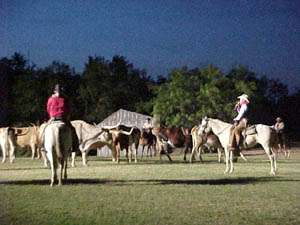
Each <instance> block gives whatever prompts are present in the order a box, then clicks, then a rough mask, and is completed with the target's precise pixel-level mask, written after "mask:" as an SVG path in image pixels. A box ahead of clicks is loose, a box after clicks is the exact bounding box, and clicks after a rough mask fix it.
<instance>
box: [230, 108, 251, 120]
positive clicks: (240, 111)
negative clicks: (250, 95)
mask: <svg viewBox="0 0 300 225" xmlns="http://www.w3.org/2000/svg"><path fill="white" fill-rule="evenodd" d="M247 109H248V106H247V105H246V104H242V105H241V108H240V110H239V113H238V115H237V116H236V117H235V118H234V119H233V120H234V121H240V120H241V118H242V117H243V116H244V114H245V112H246V111H247Z"/></svg>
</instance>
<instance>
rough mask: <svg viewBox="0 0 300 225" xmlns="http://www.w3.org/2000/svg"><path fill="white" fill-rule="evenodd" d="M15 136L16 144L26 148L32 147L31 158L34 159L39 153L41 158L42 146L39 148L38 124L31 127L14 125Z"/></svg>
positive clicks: (38, 156)
mask: <svg viewBox="0 0 300 225" xmlns="http://www.w3.org/2000/svg"><path fill="white" fill-rule="evenodd" d="M14 130H15V136H16V145H17V146H19V147H21V148H25V147H30V148H31V152H32V154H31V158H32V159H34V156H35V155H37V158H38V159H39V158H40V157H41V155H40V148H39V128H38V127H37V126H35V125H34V126H31V127H14Z"/></svg>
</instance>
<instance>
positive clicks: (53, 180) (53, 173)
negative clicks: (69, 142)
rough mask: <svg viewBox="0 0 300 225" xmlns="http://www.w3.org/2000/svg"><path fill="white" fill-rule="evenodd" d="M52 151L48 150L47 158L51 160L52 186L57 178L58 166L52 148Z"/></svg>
mask: <svg viewBox="0 0 300 225" xmlns="http://www.w3.org/2000/svg"><path fill="white" fill-rule="evenodd" d="M50 151H51V152H47V159H48V160H49V164H50V169H51V181H50V186H51V187H52V186H53V185H54V182H55V178H56V168H55V162H54V159H53V153H52V149H51V150H50Z"/></svg>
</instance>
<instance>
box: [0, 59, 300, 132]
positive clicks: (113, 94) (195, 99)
mask: <svg viewBox="0 0 300 225" xmlns="http://www.w3.org/2000/svg"><path fill="white" fill-rule="evenodd" d="M56 83H60V84H62V85H63V87H64V89H65V94H66V95H67V96H68V98H69V100H70V103H71V109H72V111H71V118H72V119H82V120H85V121H87V122H96V123H98V122H101V121H102V120H103V119H104V118H106V117H107V116H109V115H110V114H111V113H113V112H115V111H117V110H118V109H120V108H123V109H126V110H130V111H136V112H139V113H144V114H149V115H154V116H155V117H156V118H157V119H159V120H160V122H161V123H163V124H165V125H167V126H185V127H186V126H188V127H191V126H193V125H195V124H197V123H199V122H200V120H201V118H202V117H203V116H209V117H214V118H219V119H222V120H225V121H227V122H231V121H232V118H233V117H234V111H233V107H234V104H235V102H236V100H237V99H236V97H237V96H239V95H241V94H242V93H246V94H248V95H249V97H250V102H251V103H250V123H264V124H269V125H271V124H273V123H274V120H275V118H276V117H278V116H280V117H282V118H283V119H284V121H285V122H286V126H287V131H288V132H289V133H290V135H292V137H294V138H295V137H299V133H300V132H299V130H300V129H299V126H300V121H299V119H300V116H299V115H300V90H298V91H297V92H295V93H293V94H289V92H288V88H287V86H286V85H284V84H283V83H282V82H281V81H280V80H277V79H269V78H267V77H265V76H264V77H258V76H257V75H256V74H255V72H253V71H251V70H249V69H248V68H247V67H245V66H236V67H234V68H232V69H231V70H230V71H229V72H227V73H224V72H222V71H221V70H220V69H219V68H218V67H216V66H214V65H207V66H204V67H201V68H193V69H190V68H188V67H182V68H177V69H174V70H173V71H171V72H170V73H169V74H167V75H164V76H159V77H158V78H157V79H156V80H154V79H153V78H151V77H150V76H149V75H147V73H146V71H144V70H140V69H138V68H135V67H134V65H133V64H132V63H130V62H128V61H127V60H126V58H125V57H123V56H118V55H116V56H114V57H113V58H112V59H111V60H107V59H105V58H104V57H100V56H94V57H88V60H87V62H86V63H85V66H84V70H83V72H82V73H77V72H76V71H75V70H74V69H73V68H71V67H70V66H69V65H67V64H65V63H63V62H59V61H53V62H52V63H51V64H50V65H48V66H46V67H44V68H37V67H36V66H35V65H30V64H29V62H28V60H27V59H26V57H24V56H23V55H22V54H19V53H15V54H14V55H12V56H9V57H3V58H1V59H0V84H1V88H0V94H1V95H0V100H1V108H0V116H1V118H0V125H1V126H8V125H13V126H26V125H29V124H30V123H37V122H39V123H41V122H43V121H45V120H47V119H48V118H47V113H46V102H47V99H48V97H49V96H50V95H51V94H52V92H53V87H54V85H55V84H56Z"/></svg>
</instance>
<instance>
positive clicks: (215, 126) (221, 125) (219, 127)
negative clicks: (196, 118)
mask: <svg viewBox="0 0 300 225" xmlns="http://www.w3.org/2000/svg"><path fill="white" fill-rule="evenodd" d="M209 125H210V127H211V129H212V131H213V133H214V134H215V135H218V134H220V133H221V132H222V131H224V130H225V129H227V128H229V127H230V125H231V124H229V123H225V122H223V121H221V120H217V119H210V120H209Z"/></svg>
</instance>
